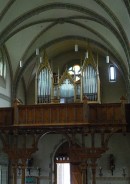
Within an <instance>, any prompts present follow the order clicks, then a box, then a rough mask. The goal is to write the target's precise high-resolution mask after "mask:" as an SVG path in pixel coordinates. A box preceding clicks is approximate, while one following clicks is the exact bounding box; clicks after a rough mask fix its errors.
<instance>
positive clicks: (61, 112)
mask: <svg viewBox="0 0 130 184" xmlns="http://www.w3.org/2000/svg"><path fill="white" fill-rule="evenodd" d="M59 122H60V123H65V122H67V111H66V106H61V107H60V108H59Z"/></svg>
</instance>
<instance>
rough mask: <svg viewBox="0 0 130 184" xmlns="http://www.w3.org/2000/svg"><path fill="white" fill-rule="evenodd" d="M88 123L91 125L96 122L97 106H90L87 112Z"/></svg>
mask: <svg viewBox="0 0 130 184" xmlns="http://www.w3.org/2000/svg"><path fill="white" fill-rule="evenodd" d="M88 113H89V114H88V121H89V122H92V123H96V120H97V106H96V105H90V107H89V111H88Z"/></svg>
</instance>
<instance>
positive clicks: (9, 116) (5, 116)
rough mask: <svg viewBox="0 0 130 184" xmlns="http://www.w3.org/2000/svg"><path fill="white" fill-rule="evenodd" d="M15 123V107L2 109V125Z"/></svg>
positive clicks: (0, 122)
mask: <svg viewBox="0 0 130 184" xmlns="http://www.w3.org/2000/svg"><path fill="white" fill-rule="evenodd" d="M12 124H13V108H1V109H0V126H8V125H12Z"/></svg>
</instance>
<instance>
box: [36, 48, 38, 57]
mask: <svg viewBox="0 0 130 184" xmlns="http://www.w3.org/2000/svg"><path fill="white" fill-rule="evenodd" d="M38 55H39V48H36V56H38Z"/></svg>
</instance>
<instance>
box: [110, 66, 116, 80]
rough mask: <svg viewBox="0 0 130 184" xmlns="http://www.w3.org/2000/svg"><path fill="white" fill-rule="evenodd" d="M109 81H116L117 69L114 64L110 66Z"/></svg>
mask: <svg viewBox="0 0 130 184" xmlns="http://www.w3.org/2000/svg"><path fill="white" fill-rule="evenodd" d="M109 81H110V82H116V70H115V66H114V65H110V67H109Z"/></svg>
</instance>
